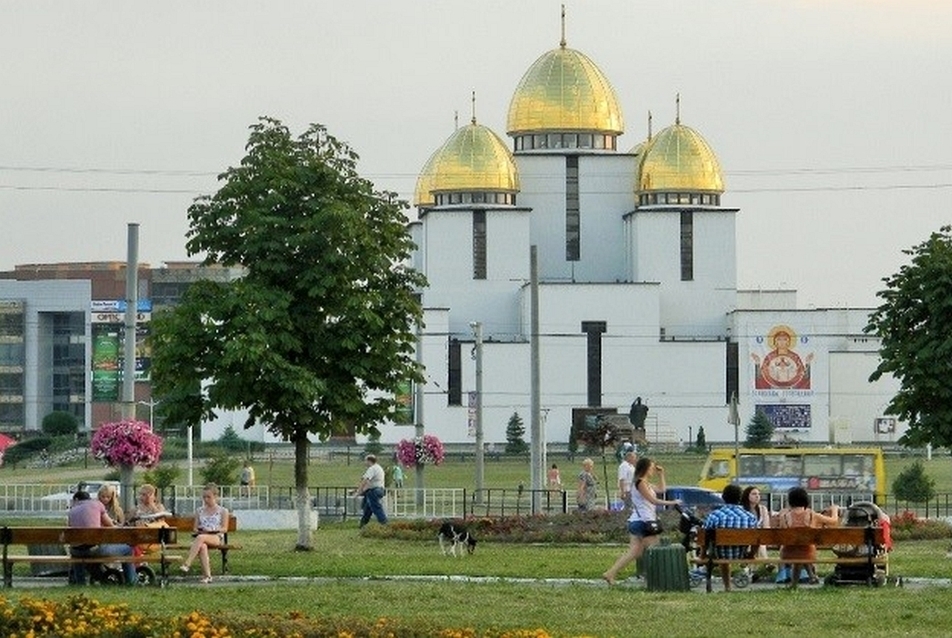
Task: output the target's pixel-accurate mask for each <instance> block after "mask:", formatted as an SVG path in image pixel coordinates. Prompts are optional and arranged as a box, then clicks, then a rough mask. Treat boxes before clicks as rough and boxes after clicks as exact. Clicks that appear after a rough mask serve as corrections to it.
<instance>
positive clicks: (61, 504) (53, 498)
mask: <svg viewBox="0 0 952 638" xmlns="http://www.w3.org/2000/svg"><path fill="white" fill-rule="evenodd" d="M103 485H112V486H113V487H115V488H116V496H119V491H120V486H119V481H98V480H93V481H80V482H79V483H77V484H76V485H72V486H70V488H69V491H68V492H54V493H52V494H47V495H46V496H43V497H41V498H40V500H41V501H44V502H47V503H52V504H53V506H52V507H50V509H67V508H69V504H70V503H71V502H72V500H73V494H75V493H76V492H77V491H79V490H84V491H86V492H88V493H89V495H90V496H91V497H92V498H95V497H96V492H98V491H99V488H100V487H102V486H103Z"/></svg>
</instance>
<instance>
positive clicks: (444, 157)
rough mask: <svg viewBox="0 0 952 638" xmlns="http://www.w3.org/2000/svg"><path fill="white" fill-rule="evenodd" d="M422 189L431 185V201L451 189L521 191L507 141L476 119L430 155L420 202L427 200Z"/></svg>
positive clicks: (419, 196)
mask: <svg viewBox="0 0 952 638" xmlns="http://www.w3.org/2000/svg"><path fill="white" fill-rule="evenodd" d="M421 188H429V201H433V199H434V197H433V194H434V193H438V192H448V191H457V192H459V191H465V192H473V191H493V192H506V193H517V192H519V172H518V170H517V169H516V164H515V162H513V160H512V154H511V153H510V152H509V149H508V148H506V144H505V142H503V141H502V139H500V138H499V136H498V135H496V134H495V133H493V132H492V131H491V130H489V129H488V128H486V127H485V126H483V125H481V124H477V123H476V121H475V119H474V120H473V121H472V123H470V124H468V125H467V126H464V127H463V128H461V129H459V130H457V131H456V132H455V133H453V135H451V136H450V138H449V139H448V140H446V143H445V144H443V146H441V147H440V149H439V150H438V151H437V152H436V153H434V154H433V156H432V157H430V159H429V161H428V162H427V163H426V166H425V167H424V173H422V174H421V175H420V178H419V180H418V181H417V195H416V199H417V200H418V201H424V200H425V199H426V197H425V196H423V195H421V193H420V189H421Z"/></svg>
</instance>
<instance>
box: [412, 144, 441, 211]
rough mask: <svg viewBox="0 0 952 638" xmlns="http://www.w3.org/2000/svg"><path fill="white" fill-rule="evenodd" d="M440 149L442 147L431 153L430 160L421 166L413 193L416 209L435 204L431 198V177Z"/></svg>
mask: <svg viewBox="0 0 952 638" xmlns="http://www.w3.org/2000/svg"><path fill="white" fill-rule="evenodd" d="M442 148H443V147H440V148H438V149H436V150H435V151H433V154H432V155H430V159H428V160H426V164H424V165H423V170H421V171H420V176H419V177H418V178H417V183H416V190H414V191H413V205H414V206H416V207H417V208H423V207H425V206H433V204H434V203H435V202H436V200H435V198H434V197H433V177H434V174H435V172H434V170H433V164H434V163H435V162H436V156H437V155H439V154H440V151H441V150H442Z"/></svg>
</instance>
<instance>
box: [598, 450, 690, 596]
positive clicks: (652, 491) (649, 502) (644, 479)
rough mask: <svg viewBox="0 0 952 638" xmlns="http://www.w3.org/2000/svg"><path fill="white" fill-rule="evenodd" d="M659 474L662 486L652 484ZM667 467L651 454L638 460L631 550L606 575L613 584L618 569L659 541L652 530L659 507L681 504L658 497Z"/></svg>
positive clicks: (633, 503) (631, 526)
mask: <svg viewBox="0 0 952 638" xmlns="http://www.w3.org/2000/svg"><path fill="white" fill-rule="evenodd" d="M655 474H657V475H658V485H657V487H655V485H653V484H652V483H651V480H652V479H653V478H654V476H655ZM665 488H666V486H665V482H664V468H663V467H661V466H660V465H657V464H655V462H654V461H652V460H651V459H649V458H647V457H642V458H640V459H638V463H637V464H636V465H635V484H634V489H633V490H632V491H631V516H629V517H628V534H629V543H628V549H627V550H626V551H625V553H624V554H622V555H621V556H619V557H618V560H616V561H615V564H614V565H612V566H611V568H610V569H609V570H608V571H607V572H605V573H604V574H602V578H604V579H605V580H606V581H607V582H608V584H609V585H614V584H615V578H616V577H617V576H618V572H620V571H621V570H622V569H624V568H625V567H626V566H627V565H628V564H629V563H631V562H632V561H635V560H637V559H638V558H640V557H641V555H642V553H643V552H644V551H645V549H647V548H648V547H650V546H652V545H654V544H655V543H657V542H658V535H657V534H656V533H655V534H651V533H650V527H651V525H652V523H653V521H657V520H658V514H657V511H656V509H655V508H656V507H657V506H658V505H678V504H679V501H665V500H662V499H660V498H658V492H662V493H663V492H664V491H665Z"/></svg>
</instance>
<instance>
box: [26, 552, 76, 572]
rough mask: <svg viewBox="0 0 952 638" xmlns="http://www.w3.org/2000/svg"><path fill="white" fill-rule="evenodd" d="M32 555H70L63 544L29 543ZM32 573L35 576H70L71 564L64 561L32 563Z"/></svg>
mask: <svg viewBox="0 0 952 638" xmlns="http://www.w3.org/2000/svg"><path fill="white" fill-rule="evenodd" d="M26 551H27V553H28V554H29V555H30V556H68V553H67V552H66V548H65V547H63V546H62V545H27V546H26ZM30 573H31V574H32V575H34V576H68V575H69V566H68V565H64V564H62V563H30Z"/></svg>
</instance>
